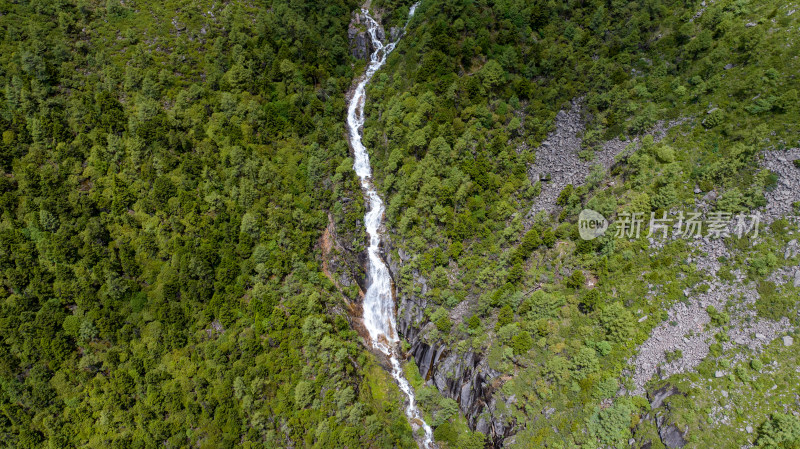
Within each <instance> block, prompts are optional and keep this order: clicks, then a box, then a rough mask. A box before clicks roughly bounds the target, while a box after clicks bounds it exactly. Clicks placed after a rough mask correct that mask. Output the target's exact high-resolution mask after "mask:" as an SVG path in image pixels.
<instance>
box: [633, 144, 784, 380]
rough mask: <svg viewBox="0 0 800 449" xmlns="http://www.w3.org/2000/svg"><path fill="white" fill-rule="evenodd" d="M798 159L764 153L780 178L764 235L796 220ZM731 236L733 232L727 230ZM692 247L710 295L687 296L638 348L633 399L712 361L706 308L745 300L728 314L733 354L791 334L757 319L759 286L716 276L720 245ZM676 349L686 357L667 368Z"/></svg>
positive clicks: (723, 251)
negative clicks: (651, 384)
mask: <svg viewBox="0 0 800 449" xmlns="http://www.w3.org/2000/svg"><path fill="white" fill-rule="evenodd" d="M798 158H800V149H797V148H795V149H790V150H787V151H766V152H764V153H763V154H762V158H761V164H762V166H763V167H764V168H768V169H769V170H771V171H772V172H773V173H776V174H777V175H778V184H777V186H776V187H775V188H774V189H773V190H772V191H770V192H767V194H766V199H767V205H766V206H765V207H764V209H763V210H762V211H761V213H762V216H761V219H760V226H761V228H762V229H763V228H764V227H766V226H767V225H769V224H770V223H772V222H773V221H775V220H777V219H779V218H781V217H784V216H786V215H789V214H792V213H793V209H792V207H793V206H792V204H793V203H795V202H797V201H800V170H798V169H797V168H796V167H795V166H794V164H793V162H792V161H793V160H795V159H798ZM713 200H714V197H713V196H709V195H706V196H705V197H704V198H703V199H702V200H699V201H698V205H697V208H698V210H701V211H706V210H708V209H709V205H708V204H707V203H706V202H710V201H713ZM731 226H733V224H731ZM730 231H732V230H731V229H729V232H730ZM762 232H763V230H762ZM651 246H658V245H651ZM690 246H691V247H693V248H695V249H696V250H697V252H698V253H699V255H698V256H697V257H694V258H690V259H689V260H687V261H686V262H687V263H694V264H695V265H696V266H697V270H698V271H700V272H703V273H706V274H708V275H709V277H710V279H709V280H708V281H707V282H706V286H707V289H706V290H705V291H688V290H687V291H685V292H684V294H685V296H686V297H687V298H688V300H687V301H685V302H680V303H677V304H675V305H674V306H673V307H672V308H670V309H669V310H668V312H667V313H668V318H667V319H666V320H665V321H664V322H662V323H661V324H659V325H658V326H656V327H655V328H654V329H653V330H652V332H651V334H650V338H648V339H647V340H646V341H645V342H644V343H643V344H642V345H641V346H640V347H639V353H638V354H637V355H636V356H635V357H633V358H631V360H630V361H629V364H630V365H631V367H632V379H633V384H634V388H633V390H632V393H633V394H636V395H638V394H642V393H643V392H644V385H645V384H646V383H647V382H648V381H649V380H650V379H651V378H652V377H653V375H655V374H656V373H657V372H659V373H660V375H661V377H662V378H666V377H669V376H671V375H673V374H678V373H684V372H688V371H690V370H692V369H694V368H695V367H696V366H697V365H698V364H699V363H700V362H701V361H702V360H703V359H704V358H705V357H706V356H707V355H708V353H709V347H710V345H711V344H712V343H713V342H714V334H715V333H716V332H717V331H718V329H716V328H714V327H712V326H709V323H710V321H711V318H710V316H709V314H708V312H707V311H706V309H707V308H708V306H713V307H715V308H716V309H717V310H724V309H725V307H726V305H727V304H728V302H729V300H730V299H731V298H735V297H739V298H741V299H740V300H739V301H738V302H737V303H736V304H733V306H732V308H731V309H730V312H731V319H732V321H731V325H730V328H729V330H728V332H727V333H728V336H729V338H730V341H729V342H725V343H724V344H723V350H729V349H731V348H733V347H734V346H746V347H747V348H748V349H750V350H751V351H755V352H757V351H760V350H762V349H763V348H764V347H765V346H766V345H768V344H769V343H770V342H771V341H773V340H774V339H776V338H778V337H779V336H780V335H781V334H783V333H786V332H788V331H789V330H790V329H791V328H792V327H791V323H790V322H789V320H788V319H787V318H786V317H784V318H782V319H780V320H779V321H771V320H767V319H762V318H760V317H758V316H757V314H756V311H755V310H754V308H753V307H752V305H753V304H754V303H755V302H756V300H758V299H759V297H760V296H759V293H758V291H757V289H756V285H755V283H753V282H748V281H747V279H746V276H745V275H744V273H741V272H739V271H735V272H734V273H732V274H733V275H734V276H735V278H734V280H733V281H731V282H728V281H724V280H721V279H720V278H719V277H718V276H717V272H718V271H719V269H720V262H719V261H720V260H721V259H723V258H730V257H731V254H730V252H729V250H728V248H727V247H726V246H725V242H724V241H723V240H722V239H710V238H708V237H703V238H698V239H695V240H693V241H692V242H690ZM785 271H786V270H778V271H776V272H775V273H773V274H772V275H771V276H770V279H771V280H772V281H774V282H775V283H776V284H778V285H782V284H784V283H786V282H789V281H790V279H792V277H793V276H794V274H793V273H792V274H790V273H788V272H785ZM790 276H791V277H790ZM673 323H677V324H676V325H675V324H673ZM678 349H680V350H681V352H682V354H683V356H682V357H681V358H679V359H678V360H674V361H671V362H667V361H666V355H665V354H666V352H670V351H675V350H678ZM738 361H740V360H739V357H738V356H737V358H736V359H735V360H734V362H738ZM722 374H723V375H724V374H725V373H722Z"/></svg>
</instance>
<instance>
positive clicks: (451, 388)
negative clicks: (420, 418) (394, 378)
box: [382, 237, 515, 447]
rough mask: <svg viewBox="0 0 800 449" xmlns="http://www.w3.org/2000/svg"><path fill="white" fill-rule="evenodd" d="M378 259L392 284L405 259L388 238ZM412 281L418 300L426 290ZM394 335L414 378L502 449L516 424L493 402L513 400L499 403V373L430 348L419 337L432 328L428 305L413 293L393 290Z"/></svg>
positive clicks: (477, 360)
mask: <svg viewBox="0 0 800 449" xmlns="http://www.w3.org/2000/svg"><path fill="white" fill-rule="evenodd" d="M382 249H383V251H382V252H383V257H384V260H385V261H386V264H387V266H388V267H389V271H390V272H391V273H392V277H393V278H397V276H398V273H399V272H400V268H401V267H402V265H403V263H404V262H405V261H406V260H408V259H409V257H408V256H407V255H406V254H405V253H404V252H403V251H402V250H397V252H396V254H397V257H393V256H392V253H393V247H392V243H391V240H390V239H389V238H388V237H385V238H384V243H383V248H382ZM414 280H415V282H416V283H418V284H419V285H420V286H421V294H422V295H424V294H425V292H426V291H427V289H428V286H427V280H426V279H425V278H424V277H423V276H421V275H420V274H419V273H414ZM395 295H396V301H397V328H398V329H397V330H398V332H399V333H400V335H401V336H402V337H403V338H404V339H405V340H406V341H407V342H408V343H409V344H410V345H411V349H410V350H409V351H408V353H407V356H408V357H413V358H414V361H415V362H416V364H417V366H418V367H419V372H420V374H421V375H422V377H423V378H424V379H425V381H426V382H427V383H428V384H429V385H433V386H435V387H436V388H437V389H438V390H439V392H441V393H442V395H443V396H445V397H447V398H450V399H453V400H454V401H456V402H457V403H458V405H459V408H460V410H461V413H462V414H463V415H464V416H465V417H466V418H467V422H468V424H469V426H470V428H472V429H473V430H477V431H479V432H482V433H483V434H485V435H486V436H487V437H489V441H490V443H491V445H492V446H493V447H503V445H504V443H505V442H506V440H508V439H509V438H511V437H512V436H513V434H514V433H515V425H514V424H515V423H509V422H508V420H507V419H506V417H504V416H503V415H502V414H501V413H500V412H499V410H498V409H497V405H498V401H505V402H507V403H510V402H512V401H513V400H514V398H513V397H512V398H504V397H503V395H502V394H501V393H500V392H499V391H498V390H499V388H500V387H501V386H502V385H503V380H502V379H501V377H500V374H501V373H500V372H498V371H495V370H493V369H491V368H490V367H489V364H488V362H487V361H486V358H485V357H484V355H483V354H479V353H475V352H473V351H471V350H470V351H467V352H465V353H459V352H457V351H455V350H454V349H453V348H450V347H448V346H447V345H446V344H444V343H443V342H441V341H436V342H431V341H427V340H426V339H425V338H424V337H425V334H426V333H427V332H428V331H430V330H431V329H433V328H434V325H433V323H431V322H429V321H428V320H427V318H426V317H425V314H424V310H425V307H426V306H427V301H426V300H425V299H424V298H420V297H418V296H417V295H415V294H414V293H413V292H406V291H404V290H402V289H399V288H398V289H397V290H396V292H395Z"/></svg>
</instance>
